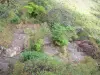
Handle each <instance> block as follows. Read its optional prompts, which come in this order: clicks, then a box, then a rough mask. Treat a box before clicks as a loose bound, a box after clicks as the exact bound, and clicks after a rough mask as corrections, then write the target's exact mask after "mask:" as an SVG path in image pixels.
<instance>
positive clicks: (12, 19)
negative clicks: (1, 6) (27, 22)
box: [10, 15, 20, 24]
mask: <svg viewBox="0 0 100 75" xmlns="http://www.w3.org/2000/svg"><path fill="white" fill-rule="evenodd" d="M10 22H11V23H13V24H19V23H20V18H19V17H18V16H17V15H15V16H13V17H12V18H11V20H10Z"/></svg>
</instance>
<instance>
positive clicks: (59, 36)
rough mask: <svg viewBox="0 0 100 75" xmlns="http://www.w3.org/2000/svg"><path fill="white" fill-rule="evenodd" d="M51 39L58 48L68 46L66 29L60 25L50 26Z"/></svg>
mask: <svg viewBox="0 0 100 75" xmlns="http://www.w3.org/2000/svg"><path fill="white" fill-rule="evenodd" d="M51 31H52V38H53V41H54V43H55V44H57V45H59V46H64V45H67V44H68V40H67V39H66V34H65V32H66V28H65V27H64V26H62V25H60V24H54V25H53V26H52V30H51Z"/></svg>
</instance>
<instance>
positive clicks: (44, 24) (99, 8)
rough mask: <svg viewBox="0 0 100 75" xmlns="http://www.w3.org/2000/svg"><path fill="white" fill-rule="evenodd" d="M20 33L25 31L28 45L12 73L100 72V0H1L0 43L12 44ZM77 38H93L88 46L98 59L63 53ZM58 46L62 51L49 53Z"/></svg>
mask: <svg viewBox="0 0 100 75" xmlns="http://www.w3.org/2000/svg"><path fill="white" fill-rule="evenodd" d="M17 26H19V27H17ZM17 30H18V31H17ZM17 34H21V36H20V37H24V35H25V39H28V40H27V41H26V40H25V41H26V42H25V44H26V45H27V47H26V46H25V47H24V48H21V49H23V50H25V51H23V52H22V53H20V54H19V55H21V59H22V60H21V61H20V62H19V61H18V62H17V63H16V64H15V65H14V67H13V70H12V72H11V75H100V70H99V67H100V66H98V65H97V64H98V63H99V62H100V50H99V49H100V38H99V37H100V2H99V0H84V1H83V0H1V1H0V45H1V46H4V47H9V48H11V47H12V46H13V45H11V44H12V42H13V39H14V38H13V37H14V36H16V35H17ZM23 34H24V35H23ZM16 39H17V38H16ZM19 39H20V40H21V38H18V40H19ZM75 40H80V42H81V41H84V40H88V41H90V42H91V43H92V44H93V46H91V45H92V44H91V43H90V42H89V43H86V44H85V46H88V47H89V49H91V48H92V47H93V48H92V49H93V52H94V54H97V55H96V56H98V57H97V59H92V58H91V57H90V58H89V57H88V56H87V57H86V58H85V59H84V60H83V61H80V62H79V61H78V62H77V63H75V62H72V61H71V60H69V57H70V56H69V57H60V54H62V56H63V55H67V50H68V49H67V47H68V46H69V42H70V43H72V44H74V43H76V41H75ZM21 41H23V40H21ZM14 42H15V43H16V40H14ZM17 42H19V41H17ZM45 42H46V44H45ZM48 42H49V43H48ZM76 44H77V43H76ZM16 45H17V44H16ZM77 45H79V44H77ZM52 46H54V48H50V49H49V47H52ZM73 46H74V45H73ZM85 46H84V47H85ZM69 47H71V46H69ZM82 47H83V46H82ZM88 47H86V49H88ZM90 47H91V48H90ZM45 48H46V49H48V52H45ZM55 48H56V49H57V51H58V53H57V54H54V55H53V56H54V57H53V56H48V55H46V54H45V53H47V54H49V53H50V52H51V53H53V51H52V50H53V49H54V50H55V52H56V49H55ZM73 48H74V47H73ZM75 48H76V46H75ZM14 49H15V48H14ZM77 49H78V47H77ZM92 49H91V50H92ZM49 50H51V51H49ZM72 50H74V49H72ZM19 52H20V51H19ZM72 52H74V51H72ZM68 53H70V52H69V51H68ZM84 53H85V52H84ZM4 54H6V53H4ZM16 54H17V53H16ZM92 54H93V53H91V54H90V55H92ZM68 55H71V54H68ZM0 57H1V56H0ZM56 57H57V58H56ZM67 59H68V60H67ZM63 60H64V61H63ZM66 60H67V62H65V61H66Z"/></svg>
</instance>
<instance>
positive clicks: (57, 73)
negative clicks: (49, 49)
mask: <svg viewBox="0 0 100 75" xmlns="http://www.w3.org/2000/svg"><path fill="white" fill-rule="evenodd" d="M25 64H26V66H25V71H27V73H28V74H29V75H31V74H32V73H33V74H35V75H96V74H97V75H99V73H100V72H99V70H98V67H97V66H96V63H94V62H92V61H91V62H87V63H79V64H69V63H67V64H65V63H63V62H58V61H57V60H55V59H50V60H38V59H37V60H31V61H27V62H25Z"/></svg>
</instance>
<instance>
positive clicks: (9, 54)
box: [0, 25, 86, 75]
mask: <svg viewBox="0 0 100 75" xmlns="http://www.w3.org/2000/svg"><path fill="white" fill-rule="evenodd" d="M28 27H29V28H32V27H33V25H28ZM25 39H27V35H26V34H25V33H24V29H16V30H15V33H14V34H13V40H12V44H11V45H10V47H9V48H8V49H5V48H4V49H3V48H2V49H3V50H1V52H0V53H1V54H0V75H7V72H8V69H9V64H14V63H15V62H16V61H17V60H19V56H18V55H19V54H20V53H21V52H22V51H23V50H24V43H25ZM77 48H78V45H77V44H76V43H75V42H72V43H69V44H68V47H66V49H65V50H66V51H67V52H68V54H69V55H68V57H64V58H62V57H59V56H58V55H59V54H60V52H59V50H60V48H59V47H56V46H54V45H53V44H52V41H51V38H50V37H48V36H46V37H45V38H44V47H43V50H44V53H46V54H48V55H50V56H58V57H59V58H61V59H62V60H64V61H66V60H67V61H70V62H80V61H81V60H83V59H84V57H85V56H86V55H85V53H84V52H79V51H78V49H77Z"/></svg>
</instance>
